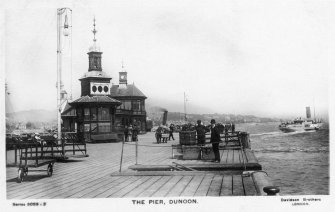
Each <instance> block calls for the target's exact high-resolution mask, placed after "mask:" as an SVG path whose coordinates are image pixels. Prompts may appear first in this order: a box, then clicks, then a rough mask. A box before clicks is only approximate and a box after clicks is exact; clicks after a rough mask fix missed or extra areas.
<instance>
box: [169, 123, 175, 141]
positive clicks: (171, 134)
mask: <svg viewBox="0 0 335 212" xmlns="http://www.w3.org/2000/svg"><path fill="white" fill-rule="evenodd" d="M169 128H170V131H169V141H170V140H171V138H172V139H173V140H174V137H173V131H174V125H173V124H170V127H169Z"/></svg>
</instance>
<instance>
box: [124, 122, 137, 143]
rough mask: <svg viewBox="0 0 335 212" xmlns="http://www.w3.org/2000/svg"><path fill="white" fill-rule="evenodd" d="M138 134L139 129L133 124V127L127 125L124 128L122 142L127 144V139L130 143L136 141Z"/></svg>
mask: <svg viewBox="0 0 335 212" xmlns="http://www.w3.org/2000/svg"><path fill="white" fill-rule="evenodd" d="M138 133H139V128H138V127H137V126H136V124H134V126H132V125H129V126H127V125H126V126H125V127H124V141H125V142H128V141H129V138H130V139H131V140H130V141H138V137H137V136H138Z"/></svg>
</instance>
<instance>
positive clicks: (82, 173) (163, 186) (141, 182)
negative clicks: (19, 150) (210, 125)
mask: <svg viewBox="0 0 335 212" xmlns="http://www.w3.org/2000/svg"><path fill="white" fill-rule="evenodd" d="M175 137H178V135H177V134H175ZM132 144H134V143H128V144H126V145H125V146H124V156H123V165H122V172H121V173H119V167H120V155H121V147H122V143H121V142H120V143H102V144H88V145H87V149H88V154H89V157H84V158H74V159H69V160H66V161H64V162H57V163H55V165H54V172H53V175H52V176H51V177H47V175H46V173H44V172H31V171H30V170H29V174H28V176H26V177H25V178H24V181H23V182H22V183H17V182H16V178H17V170H18V169H17V168H16V167H7V169H6V179H7V199H40V198H42V199H52V198H56V199H57V198H62V199H64V198H115V197H172V196H174V197H178V196H233V195H237V196H245V195H247V196H250V195H251V196H252V195H264V192H263V191H261V190H260V189H259V188H260V187H264V186H266V185H265V184H264V181H263V180H262V179H261V178H262V176H257V173H256V174H254V175H249V176H243V175H242V174H241V173H242V171H241V170H234V171H206V172H204V171H178V172H168V171H162V172H159V173H158V174H157V172H150V171H146V172H136V171H133V170H130V169H128V167H129V166H133V165H135V162H136V160H135V159H136V158H135V146H134V145H132ZM171 144H178V138H177V139H176V140H175V141H168V143H161V144H157V143H156V142H155V139H154V134H153V133H148V134H145V135H140V136H139V145H144V146H139V147H138V164H140V165H143V166H144V165H157V166H166V165H172V162H177V163H181V164H186V165H187V164H188V165H189V166H192V165H194V164H197V165H199V166H201V165H205V166H217V165H222V166H224V165H229V164H230V165H231V164H241V163H243V161H242V160H245V162H247V163H250V164H255V163H258V162H257V159H256V158H255V156H254V155H253V153H252V151H250V150H249V151H247V152H245V153H243V152H242V151H241V150H239V149H227V150H221V151H220V153H221V163H220V164H214V163H212V162H207V161H199V160H177V159H173V158H172V154H171V153H172V148H171ZM168 146H169V147H168ZM11 154H13V153H12V152H8V157H9V158H10V159H12V158H13V155H11ZM40 168H41V167H40ZM40 168H39V169H40ZM257 177H260V180H257Z"/></svg>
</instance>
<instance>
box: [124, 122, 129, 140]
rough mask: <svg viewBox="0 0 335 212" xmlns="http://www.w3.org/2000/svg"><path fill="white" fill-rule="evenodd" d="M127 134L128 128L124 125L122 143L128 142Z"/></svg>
mask: <svg viewBox="0 0 335 212" xmlns="http://www.w3.org/2000/svg"><path fill="white" fill-rule="evenodd" d="M128 133H129V131H128V126H127V125H126V126H125V127H124V141H125V142H127V141H128Z"/></svg>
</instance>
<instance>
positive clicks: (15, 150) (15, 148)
mask: <svg viewBox="0 0 335 212" xmlns="http://www.w3.org/2000/svg"><path fill="white" fill-rule="evenodd" d="M14 154H15V155H14V157H15V166H16V165H17V146H16V144H15V145H14Z"/></svg>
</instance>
